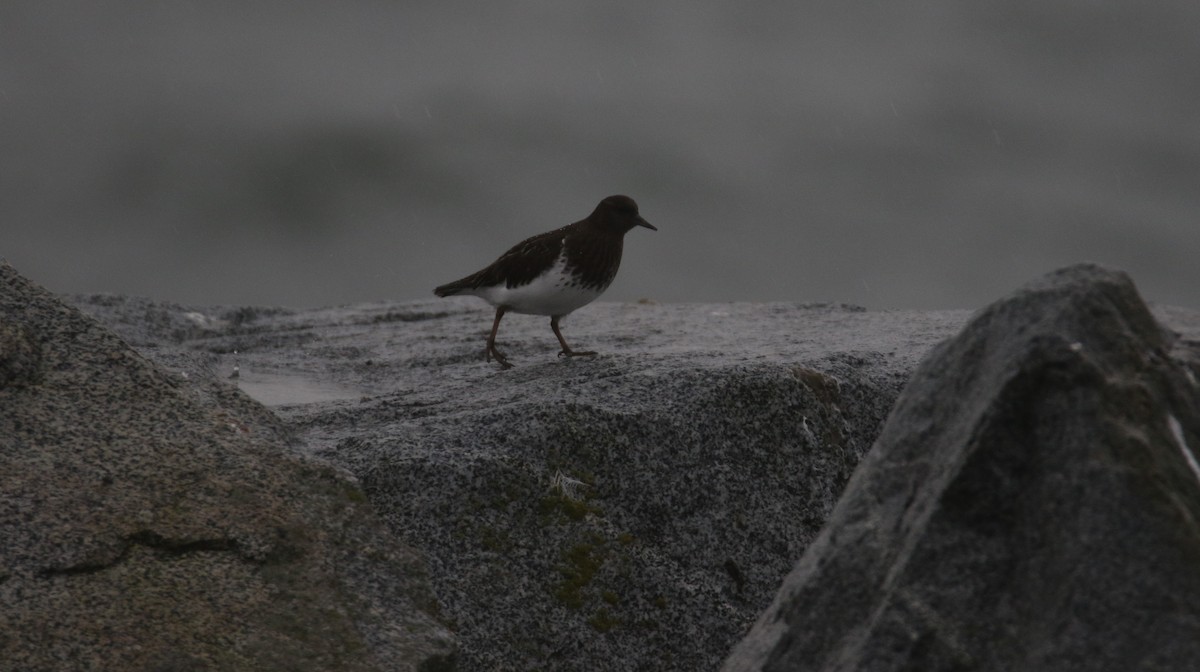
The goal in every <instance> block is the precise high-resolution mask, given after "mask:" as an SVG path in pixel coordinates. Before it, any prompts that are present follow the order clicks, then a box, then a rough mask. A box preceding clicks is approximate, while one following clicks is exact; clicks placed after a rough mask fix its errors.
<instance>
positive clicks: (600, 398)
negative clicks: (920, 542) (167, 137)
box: [0, 273, 1200, 670]
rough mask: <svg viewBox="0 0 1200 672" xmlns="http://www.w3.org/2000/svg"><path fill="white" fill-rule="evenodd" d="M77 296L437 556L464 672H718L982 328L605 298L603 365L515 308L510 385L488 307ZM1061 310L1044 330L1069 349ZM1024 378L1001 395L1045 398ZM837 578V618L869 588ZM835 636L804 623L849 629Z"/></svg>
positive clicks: (595, 325)
mask: <svg viewBox="0 0 1200 672" xmlns="http://www.w3.org/2000/svg"><path fill="white" fill-rule="evenodd" d="M1094 277H1096V278H1100V279H1103V277H1104V274H1103V273H1099V274H1097V275H1095V276H1094ZM1083 284H1087V283H1086V282H1084V283H1083ZM1035 296H1037V297H1041V298H1040V299H1039V300H1043V299H1044V300H1050V299H1053V298H1054V297H1055V296H1057V295H1056V294H1054V293H1053V292H1050V293H1048V294H1047V293H1046V292H1042V293H1037V294H1035ZM75 301H76V303H77V305H79V306H80V307H81V308H83V309H84V310H85V311H86V312H88V313H90V314H92V315H94V316H95V317H97V318H98V319H99V320H100V321H102V322H103V323H104V324H106V325H107V326H109V327H110V328H111V329H113V330H115V331H116V332H117V333H119V334H120V335H121V336H122V337H123V338H124V339H125V340H126V341H128V342H129V343H130V344H132V345H133V346H134V347H135V348H136V349H137V350H138V351H139V352H140V353H142V354H143V355H145V356H146V357H148V358H150V359H152V360H153V361H154V362H156V363H157V364H158V365H159V366H160V367H161V369H162V370H165V371H168V372H170V375H171V376H172V378H173V379H175V380H177V381H178V380H179V379H181V378H182V377H183V376H184V375H186V376H187V378H188V380H190V381H192V382H193V384H195V385H197V386H198V387H200V388H201V389H204V390H210V391H209V392H208V394H210V395H212V394H217V393H220V394H225V395H228V394H232V392H231V391H230V390H231V388H233V387H235V386H236V387H240V388H241V389H242V390H244V391H246V392H248V393H249V394H250V395H251V396H253V397H255V398H256V399H258V400H260V401H262V402H263V403H265V404H267V405H268V406H270V408H271V409H272V411H274V416H268V417H266V418H262V419H261V420H244V421H243V424H245V425H246V426H249V427H259V426H261V427H273V426H274V425H272V424H271V423H272V422H274V420H273V419H272V418H276V419H277V420H278V422H279V423H281V424H282V431H284V432H286V433H288V434H289V435H290V436H291V437H292V438H293V443H292V449H293V450H294V451H296V452H299V453H302V454H304V455H306V456H308V457H317V458H319V459H321V460H326V461H328V462H330V463H333V464H334V465H338V466H340V467H342V468H344V469H346V470H348V471H350V472H353V474H355V475H356V476H357V477H358V478H359V479H360V482H361V483H362V485H363V488H364V491H365V493H366V496H367V498H368V499H369V501H370V503H371V504H372V505H373V506H374V508H375V509H376V510H377V511H378V512H379V513H380V514H381V515H382V516H383V518H384V519H385V520H386V523H387V525H388V528H389V529H390V531H391V533H392V534H393V535H394V536H395V537H396V539H398V540H399V543H401V544H403V545H405V546H410V547H414V548H417V549H420V550H421V551H422V552H423V553H424V554H425V555H426V556H427V558H428V561H429V564H430V568H431V571H430V580H431V582H432V584H433V587H434V591H435V593H436V595H437V598H438V600H439V601H440V603H441V607H442V611H441V613H442V614H443V616H444V617H445V619H446V620H447V621H448V622H449V623H450V624H451V626H452V628H453V630H454V632H455V635H456V637H457V639H458V642H459V646H460V651H459V658H458V661H459V664H460V668H461V669H472V670H473V669H499V670H535V669H556V670H558V669H561V670H639V669H641V670H704V669H716V668H717V667H718V666H719V665H720V663H721V660H722V659H724V658H725V657H726V656H727V655H728V653H729V650H730V648H731V647H732V646H733V645H734V644H735V643H736V642H737V641H738V640H739V638H741V637H742V636H743V635H744V634H745V632H746V631H747V629H749V628H750V627H751V625H752V624H753V623H754V621H755V619H756V618H757V617H758V616H759V614H761V613H762V612H763V610H764V609H766V608H767V607H768V606H770V605H771V601H772V597H773V596H775V594H776V591H777V589H778V587H779V582H780V580H781V579H782V577H784V576H785V574H786V573H787V572H788V570H789V569H791V568H793V566H794V564H795V562H796V560H797V559H798V558H799V557H800V556H801V555H802V554H803V552H804V550H805V549H806V548H807V547H808V545H809V544H810V543H811V542H812V540H813V539H814V538H816V535H817V533H818V530H820V529H821V527H822V525H823V524H824V522H825V521H826V520H827V518H828V516H829V514H830V512H831V511H832V510H833V507H834V503H835V501H836V500H837V499H838V497H839V494H840V492H841V491H842V489H843V486H844V484H845V482H846V480H847V478H848V476H849V474H850V473H851V471H852V470H853V469H854V468H855V465H856V464H857V463H858V461H859V460H860V458H861V457H862V456H863V454H864V452H865V451H866V450H867V448H868V446H870V445H871V444H872V443H873V442H874V441H875V439H876V437H877V436H878V433H879V431H880V429H881V427H882V426H883V421H884V418H885V417H886V416H887V414H888V411H889V409H890V407H891V406H892V404H893V402H894V401H895V399H896V397H897V395H898V394H899V391H900V389H901V387H902V386H903V385H904V383H905V381H907V380H908V378H909V377H910V375H911V373H912V371H913V369H914V367H916V365H917V363H918V361H920V360H921V359H922V358H923V357H924V356H925V355H926V354H927V353H928V352H929V351H930V349H931V348H932V347H933V346H934V345H935V344H936V343H938V342H940V341H942V340H944V339H946V338H949V337H950V336H952V335H954V334H955V333H957V332H958V331H959V330H960V329H961V328H962V326H963V325H964V324H965V323H966V322H967V320H968V318H969V314H968V313H967V312H965V311H949V312H869V311H863V310H861V309H855V308H853V307H849V306H838V305H805V304H690V305H689V304H676V305H655V304H653V303H637V304H612V303H597V304H592V305H590V306H588V307H587V308H585V309H583V310H581V311H579V312H578V313H576V314H574V315H572V316H571V318H570V319H569V320H568V321H566V322H564V330H565V333H566V335H567V337H568V338H569V339H570V340H571V342H572V344H575V345H576V346H577V347H579V348H580V349H584V348H586V349H595V350H598V351H600V353H601V354H600V356H599V357H596V358H595V359H575V360H563V359H557V358H556V357H555V356H554V355H555V352H556V351H557V348H556V347H555V342H554V338H553V336H552V335H551V334H550V330H549V326H548V324H547V322H548V320H545V319H543V318H532V317H526V316H514V317H512V318H509V319H508V320H506V322H505V325H504V330H503V331H502V332H501V346H502V347H503V349H504V350H505V352H506V353H507V354H508V355H509V356H510V357H511V358H512V360H513V362H514V363H515V364H516V367H517V368H515V369H512V370H510V371H500V370H498V368H497V367H496V366H495V365H494V364H487V363H485V362H484V361H483V341H484V338H485V336H486V334H487V329H488V327H489V326H490V323H491V314H490V313H491V311H490V309H489V308H488V307H487V306H486V305H484V304H483V303H482V302H478V301H473V300H471V299H461V300H429V301H418V302H406V303H376V304H365V305H356V306H347V307H337V308H329V309H323V310H308V311H300V312H297V311H290V310H284V309H256V308H221V307H215V308H214V307H194V306H178V305H173V304H167V303H160V302H152V301H147V300H142V299H135V298H129V297H113V296H92V297H77V298H76V299H75ZM1033 303H1037V302H1036V301H1035V302H1033ZM1090 305H1091V308H1092V309H1095V310H1096V311H1098V313H1103V312H1104V311H1103V310H1101V309H1102V308H1103V307H1104V306H1105V305H1107V304H1106V303H1105V302H1104V301H1100V302H1098V303H1095V304H1090ZM1060 309H1061V306H1058V305H1057V304H1055V306H1054V307H1050V308H1045V311H1046V314H1045V316H1044V318H1045V319H1044V320H1043V323H1041V326H1042V327H1044V329H1043V331H1036V330H1035V331H1034V332H1030V333H1036V334H1043V336H1044V334H1045V333H1046V330H1049V331H1053V329H1050V326H1053V320H1054V319H1057V318H1055V317H1054V316H1055V315H1057V313H1059V312H1061V310H1060ZM1157 314H1158V316H1159V318H1160V319H1161V320H1163V321H1164V322H1165V323H1167V324H1169V325H1171V326H1172V327H1173V328H1176V329H1178V330H1180V331H1183V332H1184V333H1185V337H1184V339H1182V340H1180V341H1178V342H1177V347H1176V348H1175V350H1173V351H1172V355H1173V356H1175V357H1176V358H1182V357H1185V356H1188V355H1187V353H1188V352H1189V350H1188V349H1187V347H1185V346H1186V344H1187V342H1188V341H1194V340H1197V339H1198V338H1200V314H1198V313H1197V312H1195V311H1188V310H1183V309H1174V308H1159V309H1158V310H1157ZM1021 315H1022V314H1021V313H1016V314H1015V316H1010V315H1009V314H1008V313H998V314H996V316H995V317H992V318H988V319H989V320H991V322H992V323H994V324H997V325H1002V324H1005V323H1007V322H1009V321H1012V320H1018V319H1021ZM981 319H982V318H981ZM1063 319H1066V318H1065V317H1064V318H1063ZM977 324H978V322H977ZM1017 324H1018V325H1019V324H1020V323H1017ZM1097 324H1098V325H1099V326H1098V327H1097V328H1098V329H1100V330H1101V332H1102V333H1100V334H1088V333H1085V335H1084V336H1083V337H1079V338H1078V339H1077V341H1078V342H1079V343H1081V344H1083V345H1081V346H1080V347H1081V348H1082V349H1083V350H1082V351H1083V352H1084V353H1087V352H1090V350H1089V349H1090V348H1092V347H1094V345H1095V344H1096V343H1098V342H1099V340H1105V339H1108V338H1109V336H1108V335H1107V334H1108V333H1109V331H1111V329H1109V327H1106V326H1104V325H1105V324H1107V323H1106V322H1104V321H1103V320H1101V321H1098V322H1097ZM1047 325H1050V326H1047ZM1076 326H1077V327H1078V326H1079V325H1076ZM997 328H999V327H997ZM1014 328H1015V327H1014ZM1029 328H1031V327H1028V326H1027V330H1028V329H1029ZM1085 332H1086V330H1085ZM1022 333H1024V332H1022ZM1027 336H1028V334H1026V336H1021V337H1020V338H1017V337H1011V336H1006V337H1005V338H1004V339H1003V341H1002V342H1001V343H1000V345H1003V344H1005V343H1007V342H1008V341H1009V340H1011V339H1012V338H1016V340H1017V341H1019V342H1025V341H1027V340H1029V339H1030V338H1032V336H1028V337H1027ZM0 338H2V339H5V340H6V342H11V343H12V344H14V345H13V347H12V352H13V353H14V354H13V355H12V356H11V357H8V359H6V360H5V364H4V366H2V367H0V380H10V379H11V380H14V381H17V383H16V384H18V385H24V384H28V381H32V380H36V379H37V378H38V376H39V375H41V374H40V373H39V372H40V371H42V370H43V366H42V364H40V363H39V362H40V359H39V358H40V357H41V355H40V354H39V353H38V352H37V351H36V349H31V348H30V347H29V343H31V342H32V341H31V340H30V339H29V338H28V336H27V335H26V334H24V333H23V332H20V331H15V330H9V331H5V330H2V329H0ZM1039 338H1041V337H1039ZM1046 338H1049V337H1046ZM1055 338H1060V339H1061V335H1058V336H1056V337H1055ZM1021 339H1025V341H1023V340H1021ZM1097 339H1099V340H1097ZM1033 340H1035V341H1036V342H1038V343H1040V342H1042V341H1041V340H1038V339H1033ZM1042 340H1045V338H1042ZM1051 340H1052V339H1051ZM1070 342H1071V343H1074V342H1076V341H1070ZM1000 345H997V344H993V345H992V346H991V347H1000ZM986 350H987V349H986V348H984V347H983V346H979V350H978V352H979V353H983V352H985V351H986ZM1134 350H1136V348H1134ZM972 352H974V351H972ZM1067 352H1069V353H1075V352H1076V351H1075V350H1071V349H1070V348H1069V347H1068V349H1067ZM964 361H965V362H966V364H964V365H963V366H966V367H967V369H966V370H967V371H968V372H975V373H970V375H972V376H975V377H976V379H978V380H979V381H981V382H980V386H970V385H966V386H961V387H959V388H955V390H956V392H957V394H956V395H953V396H954V398H953V399H952V400H951V401H950V402H946V403H949V404H950V405H949V406H947V408H957V407H958V406H957V405H961V404H968V403H972V404H973V403H977V402H976V401H972V400H973V399H975V397H976V396H979V395H986V394H987V390H985V389H983V388H982V387H981V386H982V385H983V382H982V381H983V380H984V378H982V377H980V376H981V374H980V373H979V372H978V371H976V368H977V367H979V366H983V365H984V364H985V363H986V362H984V363H980V362H975V363H972V362H973V359H972V357H971V356H965V357H964ZM987 361H988V362H991V363H990V364H987V366H990V367H992V369H995V368H997V367H999V368H1000V369H1002V370H1003V369H1004V365H1005V364H1004V362H1006V361H1007V360H1004V362H1000V363H996V362H993V361H992V360H987ZM989 370H991V369H989ZM235 371H236V372H237V377H236V378H230V375H231V374H233V373H234V372H235ZM942 375H945V376H950V375H951V373H950V372H949V371H946V372H943V374H942ZM1049 380H1053V377H1051V378H1050V379H1049ZM23 381H24V382H23ZM1026 384H1027V385H1029V386H1030V387H1029V390H1025V388H1020V387H1012V388H1004V389H1006V390H1008V392H1004V394H1005V395H1007V396H1004V398H1005V399H1008V400H1010V402H1012V403H1016V402H1018V401H1020V399H1019V398H1017V399H1014V395H1015V394H1016V392H1018V391H1021V390H1025V391H1026V393H1028V394H1032V393H1033V392H1032V391H1030V390H1033V391H1036V388H1037V386H1036V385H1034V383H1033V382H1029V381H1026ZM924 389H925V390H926V392H928V393H929V394H934V393H936V392H939V389H938V386H937V385H929V386H927V387H926V388H924ZM221 390H224V392H220V391H221ZM913 394H916V393H913ZM940 394H942V395H943V396H941V397H936V398H937V399H939V400H941V401H944V399H945V392H944V391H940ZM239 398H240V397H239ZM941 401H939V403H941ZM951 402H952V403H951ZM910 403H915V402H910ZM939 408H940V406H939ZM933 411H937V409H933ZM931 412H932V411H931ZM254 417H258V416H254ZM937 417H938V418H941V417H942V416H940V415H939V416H937ZM1176 417H1177V419H1178V420H1179V422H1180V423H1181V425H1180V427H1181V430H1180V431H1181V432H1185V433H1187V432H1190V431H1191V430H1190V429H1184V428H1185V427H1191V425H1190V424H1188V423H1190V422H1191V421H1190V420H1186V419H1185V414H1183V413H1182V412H1181V413H1180V414H1179V415H1177V416H1176ZM930 422H932V420H931V421H930ZM1022 426H1023V425H1022ZM939 427H940V425H938V426H932V425H931V426H930V427H928V428H926V430H925V431H926V432H934V430H936V429H938V428H939ZM254 431H259V430H257V429H255V430H254ZM271 431H277V430H271ZM947 431H949V429H947ZM1189 440H1190V439H1189ZM1180 455H1182V454H1181V453H1180ZM914 464H915V465H927V466H928V468H930V469H933V468H942V467H940V466H939V464H940V463H937V462H933V463H930V462H929V460H924V459H917V460H915V462H914ZM985 467H986V465H985V466H984V467H979V469H984V471H985V472H986V473H990V472H987V470H986V468H985ZM894 468H895V469H896V476H895V478H897V479H901V478H902V476H904V475H906V474H908V471H907V469H910V468H916V467H915V466H913V465H906V464H900V465H895V466H894ZM939 473H941V472H939ZM976 478H978V479H980V480H983V481H984V482H985V483H986V482H987V480H988V479H987V478H984V477H982V476H976ZM911 487H914V488H915V487H916V486H915V485H913V486H911ZM1085 511H1086V510H1085ZM827 543H828V542H827ZM1093 550H1094V549H1093ZM876 551H877V552H882V551H880V550H879V549H876ZM895 552H897V553H900V552H904V551H903V549H900V550H897V551H895ZM923 552H926V553H928V552H929V551H923ZM922 557H924V556H922ZM933 557H934V559H935V560H936V559H937V558H936V556H933ZM1014 562H1016V561H1014ZM1017 564H1019V562H1018V563H1017ZM864 567H865V566H864ZM922 567H923V571H926V572H933V573H935V574H936V571H937V569H938V566H937V565H936V564H926V565H923V566H922ZM906 571H909V572H913V571H917V570H916V565H912V566H911V568H910V569H908V570H906ZM955 576H957V575H955ZM843 578H845V580H846V581H845V583H840V584H837V586H838V587H837V590H840V591H843V593H844V597H843V596H841V595H832V596H830V595H827V596H826V597H827V598H828V599H829V600H830V604H829V605H827V607H826V608H828V609H833V607H834V606H837V604H839V603H840V601H842V600H843V599H844V600H845V601H846V602H848V603H856V600H862V599H867V598H864V597H862V596H861V595H860V593H863V592H866V593H869V594H873V593H870V591H869V590H866V588H865V587H864V586H865V585H866V584H862V583H861V582H859V581H856V577H854V576H847V577H843ZM1131 585H1132V584H1131ZM383 608H384V609H385V612H384V613H387V612H386V609H387V607H386V605H384V607H383ZM821 613H822V612H814V616H813V618H814V619H818V620H819V617H820V615H821ZM830 613H831V614H833V615H835V616H836V610H834V611H831V612H830ZM922 613H926V612H922ZM928 613H931V614H936V612H932V611H930V612H928ZM837 623H838V622H837V621H836V620H831V621H830V627H829V628H827V629H824V630H822V629H820V628H822V627H824V626H823V625H822V624H821V623H817V624H816V625H815V626H814V627H816V628H817V630H816V631H817V632H822V633H829V636H831V637H834V636H836V635H837V633H839V632H841V631H839V630H837V628H835V627H833V626H834V625H836V624H837ZM760 627H761V626H760ZM927 641H937V640H936V638H932V639H929V640H927ZM831 646H833V645H832V644H831ZM748 650H749V651H750V652H751V653H752V652H753V650H754V648H753V647H751V648H750V649H745V648H743V649H742V650H741V652H742V653H745V652H746V651H748Z"/></svg>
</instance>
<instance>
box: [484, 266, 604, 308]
mask: <svg viewBox="0 0 1200 672" xmlns="http://www.w3.org/2000/svg"><path fill="white" fill-rule="evenodd" d="M566 266H567V257H566V255H565V254H563V255H559V257H558V260H557V261H555V262H554V265H553V266H551V267H550V270H548V271H546V272H545V273H543V274H541V275H539V276H538V277H537V278H536V279H534V281H533V282H531V283H529V284H527V285H522V286H521V287H513V288H512V289H509V288H508V287H503V286H501V287H485V288H481V289H479V290H478V291H477V293H476V295H477V296H479V297H480V298H482V299H484V300H485V301H487V302H488V303H490V304H492V305H493V306H508V309H509V310H511V311H513V312H515V313H526V314H529V315H560V316H561V315H566V314H568V313H570V312H572V311H574V310H576V309H578V308H581V307H583V306H586V305H587V304H589V303H591V302H592V301H594V300H596V297H598V296H600V295H601V294H603V293H604V290H605V289H607V287H600V288H598V289H597V288H590V289H584V288H582V287H579V286H577V285H576V284H575V282H574V279H573V278H572V277H571V276H570V275H568V274H567V273H566Z"/></svg>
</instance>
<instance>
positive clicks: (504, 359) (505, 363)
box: [486, 306, 512, 369]
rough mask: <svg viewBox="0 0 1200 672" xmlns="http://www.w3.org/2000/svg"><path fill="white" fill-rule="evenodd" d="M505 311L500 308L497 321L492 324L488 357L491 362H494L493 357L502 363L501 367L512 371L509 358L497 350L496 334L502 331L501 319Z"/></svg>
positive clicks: (488, 343) (488, 341)
mask: <svg viewBox="0 0 1200 672" xmlns="http://www.w3.org/2000/svg"><path fill="white" fill-rule="evenodd" d="M505 310H507V309H506V308H505V307H504V306H500V307H499V308H497V309H496V320H495V321H494V322H492V333H491V335H490V336H488V340H487V353H486V355H487V360H488V361H489V362H490V361H492V357H495V358H496V361H497V362H499V363H500V366H502V367H503V368H506V369H511V368H512V364H509V363H508V358H507V357H505V356H504V353H502V352H500V351H499V350H497V349H496V332H497V331H500V318H502V317H504V311H505Z"/></svg>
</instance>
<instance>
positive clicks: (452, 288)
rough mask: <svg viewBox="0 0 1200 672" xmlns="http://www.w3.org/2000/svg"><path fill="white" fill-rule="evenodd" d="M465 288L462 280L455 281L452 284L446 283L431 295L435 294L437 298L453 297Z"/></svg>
mask: <svg viewBox="0 0 1200 672" xmlns="http://www.w3.org/2000/svg"><path fill="white" fill-rule="evenodd" d="M466 288H467V287H466V285H464V284H463V281H462V280H455V281H454V282H451V283H447V284H445V285H442V286H441V287H438V288H437V289H434V290H433V293H434V294H437V295H438V296H454V295H455V294H458V293H459V292H461V291H462V290H464V289H466Z"/></svg>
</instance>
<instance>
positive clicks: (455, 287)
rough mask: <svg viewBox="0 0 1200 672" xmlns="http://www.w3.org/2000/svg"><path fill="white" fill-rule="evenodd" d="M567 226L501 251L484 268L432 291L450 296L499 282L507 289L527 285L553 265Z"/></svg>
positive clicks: (439, 294) (559, 251) (491, 285)
mask: <svg viewBox="0 0 1200 672" xmlns="http://www.w3.org/2000/svg"><path fill="white" fill-rule="evenodd" d="M566 229H567V227H563V228H561V229H555V230H553V231H548V232H546V233H542V234H538V235H536V236H534V237H532V238H527V239H525V240H523V241H521V242H519V243H517V244H516V245H514V246H513V247H512V249H510V250H509V251H507V252H505V253H504V254H502V255H500V258H499V259H497V260H496V261H494V262H492V265H490V266H488V267H487V268H485V269H483V270H481V271H477V272H475V273H472V274H471V275H468V276H467V277H465V278H463V279H461V280H455V281H454V282H451V283H447V284H445V285H442V286H441V287H438V288H437V289H435V290H433V293H434V294H437V295H438V296H450V295H452V294H458V293H459V292H464V291H468V290H472V289H479V288H481V287H494V286H497V285H501V284H503V285H505V286H506V287H508V288H509V289H511V288H513V287H520V286H522V285H527V284H529V283H531V282H533V280H534V279H535V278H537V277H538V276H539V275H541V274H542V273H545V272H546V271H547V270H548V269H549V268H550V267H551V266H553V265H554V262H555V261H556V260H557V259H558V256H559V254H560V253H561V251H562V241H563V237H564V236H565V235H566Z"/></svg>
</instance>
